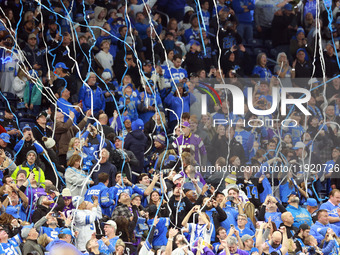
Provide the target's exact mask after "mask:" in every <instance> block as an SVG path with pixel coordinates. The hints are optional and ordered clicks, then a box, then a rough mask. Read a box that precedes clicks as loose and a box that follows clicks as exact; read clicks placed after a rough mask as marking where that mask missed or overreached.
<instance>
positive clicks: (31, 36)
mask: <svg viewBox="0 0 340 255" xmlns="http://www.w3.org/2000/svg"><path fill="white" fill-rule="evenodd" d="M31 38H35V39H37V36H36V35H35V34H29V36H28V40H29V39H31Z"/></svg>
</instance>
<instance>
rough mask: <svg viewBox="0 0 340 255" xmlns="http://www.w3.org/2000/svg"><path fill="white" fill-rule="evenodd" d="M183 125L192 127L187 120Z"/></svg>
mask: <svg viewBox="0 0 340 255" xmlns="http://www.w3.org/2000/svg"><path fill="white" fill-rule="evenodd" d="M182 127H190V124H189V122H187V121H184V122H183V124H182Z"/></svg>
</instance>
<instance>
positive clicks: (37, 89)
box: [24, 79, 43, 105]
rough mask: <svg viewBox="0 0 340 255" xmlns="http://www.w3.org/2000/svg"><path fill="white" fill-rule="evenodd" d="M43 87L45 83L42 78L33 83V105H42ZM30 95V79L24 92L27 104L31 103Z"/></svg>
mask: <svg viewBox="0 0 340 255" xmlns="http://www.w3.org/2000/svg"><path fill="white" fill-rule="evenodd" d="M42 89H43V85H42V82H41V80H40V79H38V80H37V82H36V83H35V84H34V85H33V88H32V93H31V104H33V105H41V91H42ZM29 96H30V81H27V82H26V87H25V92H24V102H25V104H28V103H29V101H30V100H29V99H30V98H29Z"/></svg>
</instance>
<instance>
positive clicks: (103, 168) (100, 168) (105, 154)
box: [92, 148, 117, 188]
mask: <svg viewBox="0 0 340 255" xmlns="http://www.w3.org/2000/svg"><path fill="white" fill-rule="evenodd" d="M109 159H110V152H109V151H108V150H107V149H105V148H104V149H102V150H101V160H100V161H99V164H98V165H97V164H96V165H94V170H93V169H92V171H93V175H92V176H93V181H94V184H95V185H97V184H98V183H99V179H98V178H99V175H100V174H101V173H107V174H108V175H109V184H108V187H109V188H110V187H112V186H115V185H116V181H115V177H116V174H117V168H116V166H115V165H113V164H111V163H110V162H109Z"/></svg>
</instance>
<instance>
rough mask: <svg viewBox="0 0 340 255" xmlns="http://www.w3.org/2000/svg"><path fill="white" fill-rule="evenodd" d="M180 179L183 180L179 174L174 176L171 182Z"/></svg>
mask: <svg viewBox="0 0 340 255" xmlns="http://www.w3.org/2000/svg"><path fill="white" fill-rule="evenodd" d="M180 178H183V176H182V175H181V174H176V175H175V176H174V178H173V179H172V181H173V182H174V181H177V180H178V179H180Z"/></svg>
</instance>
